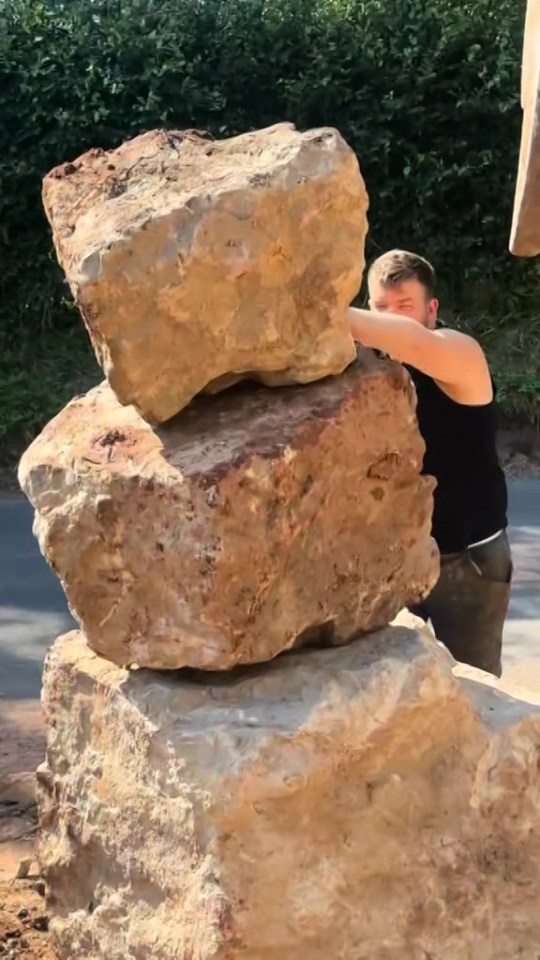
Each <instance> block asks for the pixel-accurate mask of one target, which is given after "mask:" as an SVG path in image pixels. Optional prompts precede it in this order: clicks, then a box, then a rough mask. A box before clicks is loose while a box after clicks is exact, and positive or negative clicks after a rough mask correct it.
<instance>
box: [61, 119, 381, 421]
mask: <svg viewBox="0 0 540 960" xmlns="http://www.w3.org/2000/svg"><path fill="white" fill-rule="evenodd" d="M43 199H44V204H45V209H46V212H47V216H48V218H49V221H50V223H51V225H52V227H53V234H54V243H55V246H56V250H57V253H58V257H59V260H60V263H61V264H62V266H63V268H64V270H65V272H66V276H67V279H68V281H69V284H70V287H71V290H72V293H73V295H74V297H75V300H76V302H77V303H78V305H79V307H80V309H81V312H82V315H83V317H84V320H85V323H86V326H87V328H88V331H89V334H90V337H91V339H92V343H93V346H94V349H95V352H96V355H97V358H98V360H99V362H100V363H101V365H102V367H103V369H104V370H105V373H106V375H107V378H108V380H109V383H110V385H111V387H112V388H113V390H114V391H115V393H116V395H117V397H118V398H119V399H120V401H121V402H122V403H126V404H129V403H133V404H134V405H135V406H136V407H137V409H138V410H139V411H140V412H141V413H142V415H143V416H144V417H145V418H146V419H148V420H150V422H162V421H164V420H166V419H168V418H169V417H171V416H173V415H174V414H176V413H177V412H178V411H179V410H181V409H182V408H183V407H184V406H185V405H186V404H187V403H188V402H189V400H191V399H192V397H193V396H194V395H195V394H197V393H199V392H200V391H201V390H203V388H204V387H205V386H207V385H208V384H210V383H211V382H212V381H215V380H221V378H223V377H225V380H224V382H225V383H226V382H228V381H229V375H238V374H242V373H254V374H257V375H258V376H259V378H260V379H261V380H263V381H264V382H265V383H268V384H270V385H275V384H277V383H291V382H301V383H305V382H309V381H312V380H316V379H320V378H321V377H323V376H326V375H327V374H336V373H340V372H341V371H342V370H344V368H345V367H346V366H347V364H348V363H350V362H351V361H352V360H353V359H354V345H353V342H352V339H351V336H350V333H349V330H348V327H347V323H346V317H345V308H346V307H347V306H348V305H349V304H350V302H351V300H352V299H353V297H354V296H355V295H356V293H357V292H358V289H359V287H360V283H361V278H362V272H363V267H364V241H365V236H366V232H367V220H366V210H367V205H368V200H367V194H366V190H365V187H364V182H363V180H362V177H361V174H360V171H359V168H358V162H357V159H356V157H355V155H354V153H353V152H352V150H351V149H350V148H349V147H348V146H347V144H346V143H345V142H344V140H343V139H342V138H341V137H340V135H339V133H338V132H337V131H336V130H332V129H328V128H324V129H318V130H311V131H308V132H307V133H299V132H298V131H297V130H295V128H294V127H293V126H292V125H291V124H278V125H277V126H275V127H271V128H269V129H267V130H261V131H258V132H255V133H249V134H245V135H243V136H240V137H236V138H234V139H232V140H223V141H210V140H207V139H203V138H201V137H200V136H198V135H196V134H195V133H180V132H174V131H163V130H160V131H152V132H150V133H145V134H143V135H142V136H140V137H137V138H136V139H135V140H131V141H129V142H128V143H125V144H123V145H122V146H121V147H119V148H118V149H117V150H114V151H112V152H109V153H105V152H104V151H100V150H91V151H90V152H89V153H86V154H84V155H83V156H82V157H79V159H78V160H76V161H75V162H74V163H68V164H64V165H63V166H61V167H57V168H56V169H55V170H53V171H52V172H51V173H50V174H49V175H48V176H47V177H46V178H45V181H44V187H43Z"/></svg>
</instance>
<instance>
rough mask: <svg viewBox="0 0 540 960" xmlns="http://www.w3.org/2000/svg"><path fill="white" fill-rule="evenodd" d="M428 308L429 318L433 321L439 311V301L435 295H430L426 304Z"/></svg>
mask: <svg viewBox="0 0 540 960" xmlns="http://www.w3.org/2000/svg"><path fill="white" fill-rule="evenodd" d="M428 309H429V318H430V320H433V321H435V320H436V319H437V316H438V313H439V301H438V300H437V298H436V297H432V298H431V300H430V301H429V304H428Z"/></svg>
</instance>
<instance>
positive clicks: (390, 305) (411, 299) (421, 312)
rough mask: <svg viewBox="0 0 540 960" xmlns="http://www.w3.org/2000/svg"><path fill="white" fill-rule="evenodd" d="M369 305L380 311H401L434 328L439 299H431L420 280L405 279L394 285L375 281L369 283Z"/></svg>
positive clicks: (371, 308)
mask: <svg viewBox="0 0 540 960" xmlns="http://www.w3.org/2000/svg"><path fill="white" fill-rule="evenodd" d="M369 307H370V310H377V311H378V312H379V313H400V314H402V315H403V316H404V317H410V318H411V319H412V320H416V321H417V322H418V323H421V324H422V326H424V327H428V328H429V329H430V330H432V329H433V328H434V326H435V324H436V322H437V310H438V308H439V301H438V300H436V299H435V298H434V297H433V298H432V299H431V300H430V299H429V298H428V296H427V292H426V288H425V287H423V286H422V284H421V283H419V282H418V280H404V281H403V282H402V283H397V284H395V285H392V286H385V285H383V284H382V283H377V281H373V282H372V283H370V285H369Z"/></svg>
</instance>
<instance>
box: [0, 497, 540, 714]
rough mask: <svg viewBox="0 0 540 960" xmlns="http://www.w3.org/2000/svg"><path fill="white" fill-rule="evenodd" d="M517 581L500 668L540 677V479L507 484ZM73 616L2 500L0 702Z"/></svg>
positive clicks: (27, 681)
mask: <svg viewBox="0 0 540 960" xmlns="http://www.w3.org/2000/svg"><path fill="white" fill-rule="evenodd" d="M510 520H511V527H510V535H511V539H512V543H513V548H514V560H515V580H514V586H513V597H512V603H511V607H510V615H509V618H508V624H507V631H506V656H505V667H506V669H505V673H507V674H508V675H510V674H511V675H512V676H513V675H514V674H516V675H518V674H519V676H520V677H523V678H527V677H528V676H530V670H531V669H534V670H537V671H538V680H539V682H540V480H538V479H535V480H516V481H514V482H512V483H511V485H510ZM71 624H72V620H71V617H70V615H69V613H68V612H67V609H66V604H65V600H64V595H63V592H62V590H61V588H60V586H59V584H58V581H57V580H56V578H55V576H54V575H53V574H52V573H51V572H50V570H49V569H48V567H47V566H46V564H45V563H44V561H43V560H42V558H41V555H40V553H39V550H38V547H37V544H36V541H35V539H34V537H33V534H32V511H31V509H30V507H29V505H28V503H27V502H26V501H25V500H22V499H20V498H16V497H11V498H10V497H8V498H4V499H0V698H1V699H0V705H1V702H2V700H4V701H6V700H9V701H13V700H17V701H25V702H27V701H32V700H34V699H35V698H37V697H39V689H40V676H41V666H42V662H43V656H44V654H45V651H46V649H47V647H48V645H49V644H50V642H51V641H52V640H53V639H54V637H56V636H57V635H58V634H59V633H61V632H62V631H63V630H66V629H69V627H70V625H71Z"/></svg>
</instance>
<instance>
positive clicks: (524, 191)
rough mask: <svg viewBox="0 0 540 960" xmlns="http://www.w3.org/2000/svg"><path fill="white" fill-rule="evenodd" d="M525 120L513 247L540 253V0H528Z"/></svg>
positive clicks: (521, 251)
mask: <svg viewBox="0 0 540 960" xmlns="http://www.w3.org/2000/svg"><path fill="white" fill-rule="evenodd" d="M521 106H522V109H523V124H522V131H521V149H520V154H519V166H518V175H517V180H516V194H515V199H514V216H513V221H512V233H511V237H510V250H511V251H512V253H514V254H515V255H516V256H518V257H534V256H537V255H538V254H539V253H540V0H528V3H527V19H526V23H525V37H524V42H523V63H522V79H521Z"/></svg>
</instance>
